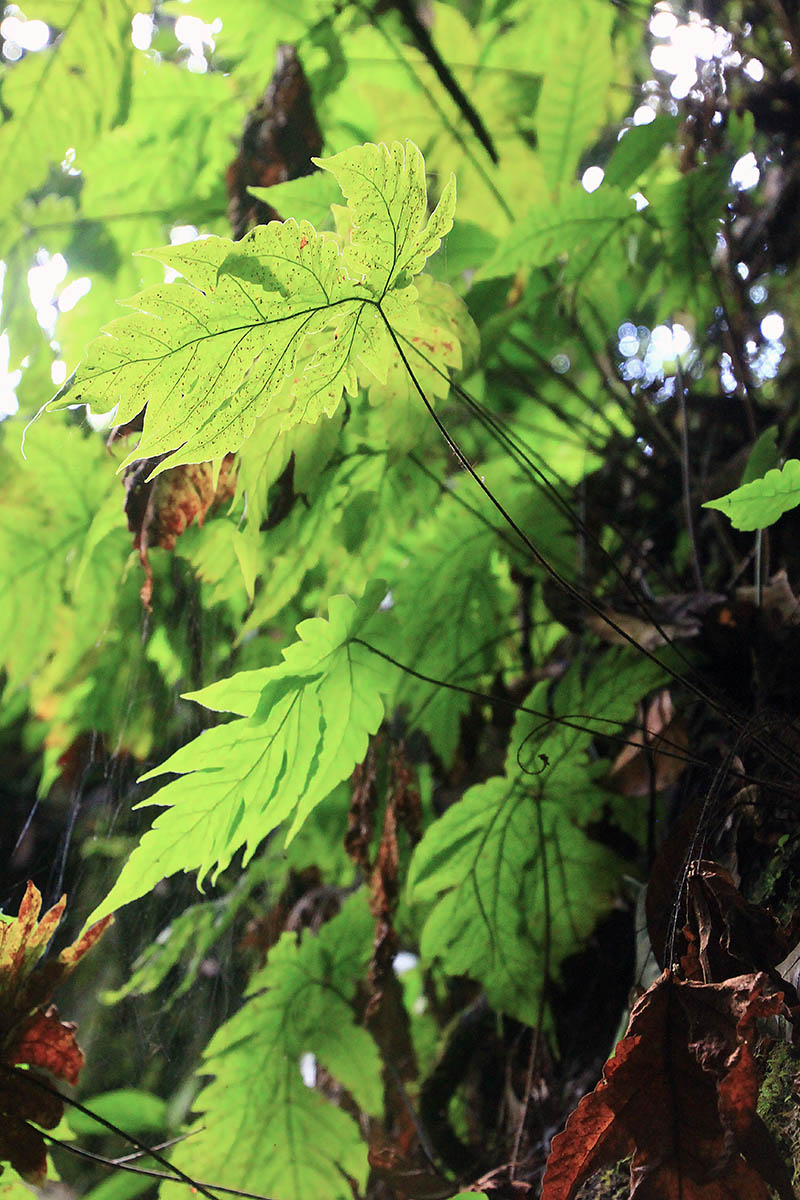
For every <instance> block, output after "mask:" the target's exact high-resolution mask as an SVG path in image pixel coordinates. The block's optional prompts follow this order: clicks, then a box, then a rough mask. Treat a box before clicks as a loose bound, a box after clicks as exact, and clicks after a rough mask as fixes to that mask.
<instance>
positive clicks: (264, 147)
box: [226, 45, 322, 240]
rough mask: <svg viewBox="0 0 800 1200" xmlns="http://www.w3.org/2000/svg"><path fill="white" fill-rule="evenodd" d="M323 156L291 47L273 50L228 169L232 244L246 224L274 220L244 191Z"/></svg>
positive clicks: (301, 170)
mask: <svg viewBox="0 0 800 1200" xmlns="http://www.w3.org/2000/svg"><path fill="white" fill-rule="evenodd" d="M321 153H322V132H321V130H320V127H319V125H318V123H317V118H316V117H315V115H314V109H313V107H312V103H311V90H310V88H309V86H308V80H307V79H306V77H305V74H304V73H303V68H302V67H301V65H300V60H299V59H298V57H297V54H296V52H295V50H294V47H293V46H289V45H281V46H278V51H277V60H276V63H275V73H274V74H273V76H272V80H271V82H270V84H269V87H268V88H267V90H266V92H265V93H264V95H263V97H262V99H261V101H260V103H259V104H258V105H257V107H256V108H255V109H254V110H253V111H252V112H251V113H250V114H249V115H248V117H247V120H246V122H245V126H244V129H243V131H242V140H241V143H240V146H239V153H238V154H237V156H236V158H235V159H234V160H233V162H232V163H231V164H230V166H229V167H228V170H227V173H226V183H227V186H228V195H229V196H230V203H229V205H228V216H229V218H230V222H231V226H232V227H233V236H234V238H235V239H236V240H238V239H239V238H242V237H244V235H245V234H246V233H247V230H248V228H249V227H250V226H251V225H259V224H260V225H264V224H266V223H267V222H268V221H275V220H277V219H279V218H278V214H277V212H276V211H275V209H274V208H272V207H271V205H269V204H265V203H264V201H263V200H256V198H255V197H254V196H251V195H250V193H249V192H248V190H247V189H248V187H251V186H253V185H258V186H260V187H270V186H271V185H272V184H275V183H283V181H284V180H287V179H297V178H298V177H299V176H301V175H309V174H311V172H312V171H313V170H314V169H315V168H314V164H313V163H312V161H311V159H312V158H313V157H315V156H316V155H318V154H321Z"/></svg>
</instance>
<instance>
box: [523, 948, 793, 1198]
mask: <svg viewBox="0 0 800 1200" xmlns="http://www.w3.org/2000/svg"><path fill="white" fill-rule="evenodd" d="M769 987H770V983H769V980H768V979H767V977H766V975H763V974H759V975H741V976H739V977H737V978H735V979H729V980H727V981H726V982H725V983H719V984H704V983H692V982H680V981H678V980H675V979H674V978H673V976H672V975H671V974H670V973H669V972H668V971H665V972H664V973H663V974H662V975H661V976H660V977H659V978H658V979H657V980H656V982H655V983H654V984H653V986H652V987H651V988H650V989H649V990H648V991H647V992H646V993H645V994H644V996H642V997H641V999H640V1000H639V1001H638V1003H637V1004H636V1005H635V1007H634V1009H633V1012H632V1013H631V1018H630V1022H629V1025H628V1029H627V1032H626V1034H625V1037H624V1038H623V1039H622V1041H621V1042H620V1043H619V1045H618V1046H617V1049H616V1052H615V1054H614V1056H613V1058H611V1059H610V1060H609V1062H607V1063H606V1066H605V1068H604V1071H603V1078H602V1079H601V1081H600V1083H599V1084H598V1085H597V1087H596V1088H595V1090H594V1091H593V1092H592V1093H590V1095H588V1096H584V1098H583V1100H581V1102H580V1104H579V1105H578V1107H577V1108H576V1109H575V1111H574V1112H573V1113H572V1115H571V1116H570V1118H569V1120H568V1121H567V1125H566V1128H565V1129H564V1131H563V1133H560V1134H558V1136H557V1137H555V1138H554V1139H553V1146H552V1150H551V1153H550V1158H549V1159H548V1162H547V1169H546V1172H545V1177H544V1181H543V1185H542V1200H572V1198H573V1197H574V1196H575V1195H576V1193H577V1191H578V1189H579V1188H580V1187H581V1185H582V1184H583V1183H584V1182H585V1181H586V1180H587V1179H588V1178H589V1177H590V1176H591V1175H593V1174H594V1173H595V1172H596V1171H598V1170H600V1169H601V1168H602V1167H604V1166H606V1165H609V1164H613V1163H616V1162H618V1161H619V1160H620V1159H623V1158H626V1157H627V1156H628V1155H631V1154H632V1155H633V1158H632V1162H631V1197H632V1198H633V1197H635V1200H674V1197H676V1196H680V1197H681V1200H768V1197H769V1190H768V1184H769V1186H771V1187H774V1188H775V1189H776V1190H777V1191H778V1192H779V1194H780V1196H781V1197H782V1200H791V1198H792V1197H793V1196H794V1193H793V1190H792V1186H791V1180H790V1178H789V1175H788V1172H787V1170H786V1167H785V1164H784V1163H783V1161H782V1159H781V1157H780V1155H779V1153H778V1151H777V1150H776V1148H775V1147H774V1146H773V1145H772V1143H771V1140H770V1137H769V1134H768V1133H767V1131H766V1129H765V1127H764V1126H763V1123H762V1122H761V1120H760V1118H759V1117H758V1115H757V1113H756V1111H755V1106H756V1101H757V1098H758V1087H759V1083H758V1076H757V1071H756V1066H755V1063H754V1060H753V1055H752V1050H751V1046H752V1043H753V1041H754V1038H755V1021H756V1019H757V1018H759V1017H765V1016H770V1015H774V1014H776V1013H778V1012H779V1011H780V1010H781V1009H782V1007H783V996H782V994H781V993H780V992H775V993H770V992H769V991H768V990H767V989H769Z"/></svg>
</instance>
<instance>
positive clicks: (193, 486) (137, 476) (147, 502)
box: [125, 454, 236, 609]
mask: <svg viewBox="0 0 800 1200" xmlns="http://www.w3.org/2000/svg"><path fill="white" fill-rule="evenodd" d="M158 461H159V460H158V459H151V458H146V459H143V461H142V462H139V463H135V464H134V465H133V466H132V467H130V468H129V469H128V471H127V472H126V473H125V515H126V516H127V518H128V528H129V529H130V531H131V533H132V534H133V535H134V537H133V546H134V549H135V550H138V551H139V561H140V562H141V564H142V566H143V567H144V571H145V582H144V584H143V586H142V600H143V602H144V604H145V606H146V607H147V608H148V609H149V607H150V600H151V598H152V591H153V571H152V568H151V566H150V562H149V558H148V551H149V549H150V548H151V547H152V546H160V547H161V548H162V549H163V550H174V549H175V543H176V541H177V540H178V538H179V537H180V536H181V534H182V533H183V532H184V531H185V530H186V529H187V527H188V526H189V525H191V523H192V521H194V520H195V519H197V524H198V525H202V524H203V522H204V520H205V519H206V517H207V516H208V514H209V512H211V511H212V510H213V509H215V508H217V507H219V505H220V504H224V503H225V501H226V500H231V499H232V498H233V495H234V493H235V490H236V479H235V473H234V471H233V455H232V454H226V456H225V458H224V459H223V460H222V466H221V467H220V471H219V476H218V478H217V480H216V484H215V482H214V467H213V464H212V463H210V462H205V463H185V464H183V465H182V466H179V467H173V468H172V470H170V471H164V472H163V473H162V474H161V475H157V476H156V478H155V479H148V478H147V476H148V475H149V473H150V472H151V471H152V470H153V467H154V466H155V465H156V464H157V462H158Z"/></svg>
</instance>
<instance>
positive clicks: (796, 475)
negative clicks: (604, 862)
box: [703, 458, 800, 531]
mask: <svg viewBox="0 0 800 1200" xmlns="http://www.w3.org/2000/svg"><path fill="white" fill-rule="evenodd" d="M798 504H800V459H797V458H790V459H787V461H786V462H785V463H784V464H783V469H782V470H780V471H778V470H772V471H767V473H766V475H765V476H764V477H763V479H754V480H753V481H752V482H751V483H745V484H743V486H742V487H738V488H736V490H735V491H733V492H729V493H728V495H727V496H721V497H720V498H719V500H707V501H706V503H705V504H704V505H703V508H716V509H718V510H719V511H720V512H723V513H725V516H726V517H729V518H730V522H731V524H732V525H733V527H734V529H742V530H745V531H750V530H754V529H766V528H767V526H768V525H774V524H775V522H776V521H777V520H778V517H781V516H783V514H784V513H785V512H789V510H790V509H792V508H796V507H797V505H798Z"/></svg>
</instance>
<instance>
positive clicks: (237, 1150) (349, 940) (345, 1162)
mask: <svg viewBox="0 0 800 1200" xmlns="http://www.w3.org/2000/svg"><path fill="white" fill-rule="evenodd" d="M373 932H374V922H373V920H372V918H371V916H370V913H369V909H368V907H367V904H366V900H365V897H364V895H363V893H362V892H358V893H356V894H355V895H354V896H352V897H351V898H350V900H348V902H347V903H346V904H345V905H344V907H343V908H342V910H341V912H340V913H339V914H338V916H336V917H334V918H333V919H332V920H331V921H329V922H328V923H327V924H326V925H325V926H323V928H322V929H321V930H320V932H319V934H318V935H317V936H316V937H314V936H312V935H311V934H310V933H308V932H307V933H306V934H305V935H304V937H303V940H302V942H301V943H300V944H299V945H298V943H297V940H296V937H295V935H293V934H290V933H285V934H284V935H283V936H282V938H281V940H280V941H279V942H278V944H277V945H276V946H275V947H274V948H273V949H272V950H271V951H270V956H269V962H268V963H267V965H266V967H264V968H263V970H261V971H259V972H258V973H257V974H256V975H254V976H253V979H252V980H251V982H250V986H249V989H248V994H249V999H248V1000H247V1002H246V1003H245V1005H244V1007H243V1008H242V1009H241V1010H240V1011H239V1012H238V1013H237V1014H236V1015H235V1016H234V1017H232V1018H231V1020H229V1021H228V1022H227V1023H226V1024H225V1025H223V1026H222V1027H221V1028H220V1029H219V1030H218V1031H217V1033H216V1034H215V1035H214V1037H213V1038H212V1040H211V1043H210V1045H209V1047H208V1050H207V1052H206V1061H205V1065H204V1068H203V1070H204V1073H205V1074H209V1075H213V1076H214V1080H213V1082H212V1083H210V1084H209V1085H208V1087H206V1088H205V1090H204V1091H203V1092H201V1094H200V1096H199V1098H198V1100H197V1104H196V1107H197V1108H198V1109H199V1111H200V1113H201V1114H202V1115H201V1117H200V1119H199V1122H198V1126H199V1128H198V1131H197V1132H196V1133H195V1134H194V1136H192V1137H191V1138H190V1139H189V1140H188V1141H187V1142H185V1143H184V1144H183V1145H182V1146H180V1147H179V1149H178V1150H177V1151H176V1153H175V1155H174V1161H175V1162H176V1163H177V1165H178V1166H180V1167H183V1168H184V1169H185V1170H187V1171H189V1172H191V1174H192V1175H193V1176H194V1177H196V1178H204V1179H224V1180H225V1183H226V1186H228V1187H240V1188H246V1189H247V1190H248V1191H258V1192H262V1193H264V1194H265V1195H268V1196H279V1197H280V1198H281V1200H310V1198H311V1197H319V1200H350V1198H351V1197H352V1190H351V1187H350V1184H349V1182H348V1180H347V1179H346V1177H345V1172H346V1173H347V1175H350V1176H352V1178H353V1179H354V1180H356V1181H357V1182H358V1183H359V1185H362V1186H363V1184H364V1182H365V1180H366V1175H367V1170H368V1166H367V1156H366V1146H365V1145H364V1143H363V1142H362V1140H361V1135H360V1132H359V1129H358V1126H357V1125H356V1124H355V1122H354V1121H353V1120H352V1118H351V1117H350V1116H347V1115H346V1114H345V1113H344V1112H342V1111H341V1110H340V1109H337V1108H335V1107H334V1105H333V1104H332V1103H331V1102H330V1100H327V1099H325V1098H324V1097H323V1096H322V1095H321V1094H320V1093H319V1092H317V1091H315V1090H314V1089H313V1088H311V1087H308V1086H307V1085H306V1084H305V1083H304V1081H303V1078H302V1076H301V1074H300V1059H301V1056H303V1055H310V1054H313V1055H314V1058H315V1060H316V1062H318V1063H319V1064H320V1065H321V1066H323V1067H324V1068H325V1069H326V1070H327V1071H329V1072H330V1073H331V1075H333V1077H334V1079H335V1080H336V1081H337V1082H338V1083H339V1084H341V1085H343V1086H344V1087H346V1088H347V1089H348V1091H349V1092H350V1094H351V1095H352V1096H353V1097H354V1099H355V1101H356V1103H357V1104H358V1105H359V1107H360V1108H361V1109H362V1110H363V1111H364V1112H366V1113H377V1112H378V1111H379V1109H380V1106H381V1101H382V1084H381V1077H380V1061H379V1057H378V1050H377V1047H376V1045H375V1043H374V1042H373V1041H372V1039H371V1037H370V1036H369V1034H368V1033H367V1032H366V1030H364V1029H363V1028H361V1027H359V1026H358V1025H356V1024H355V1021H354V1014H353V1007H352V1004H353V1001H354V997H355V991H356V986H357V984H358V982H359V981H360V980H361V978H362V977H363V974H364V971H365V970H366V967H367V964H368V962H369V958H370V953H371V948H372V935H373Z"/></svg>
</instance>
